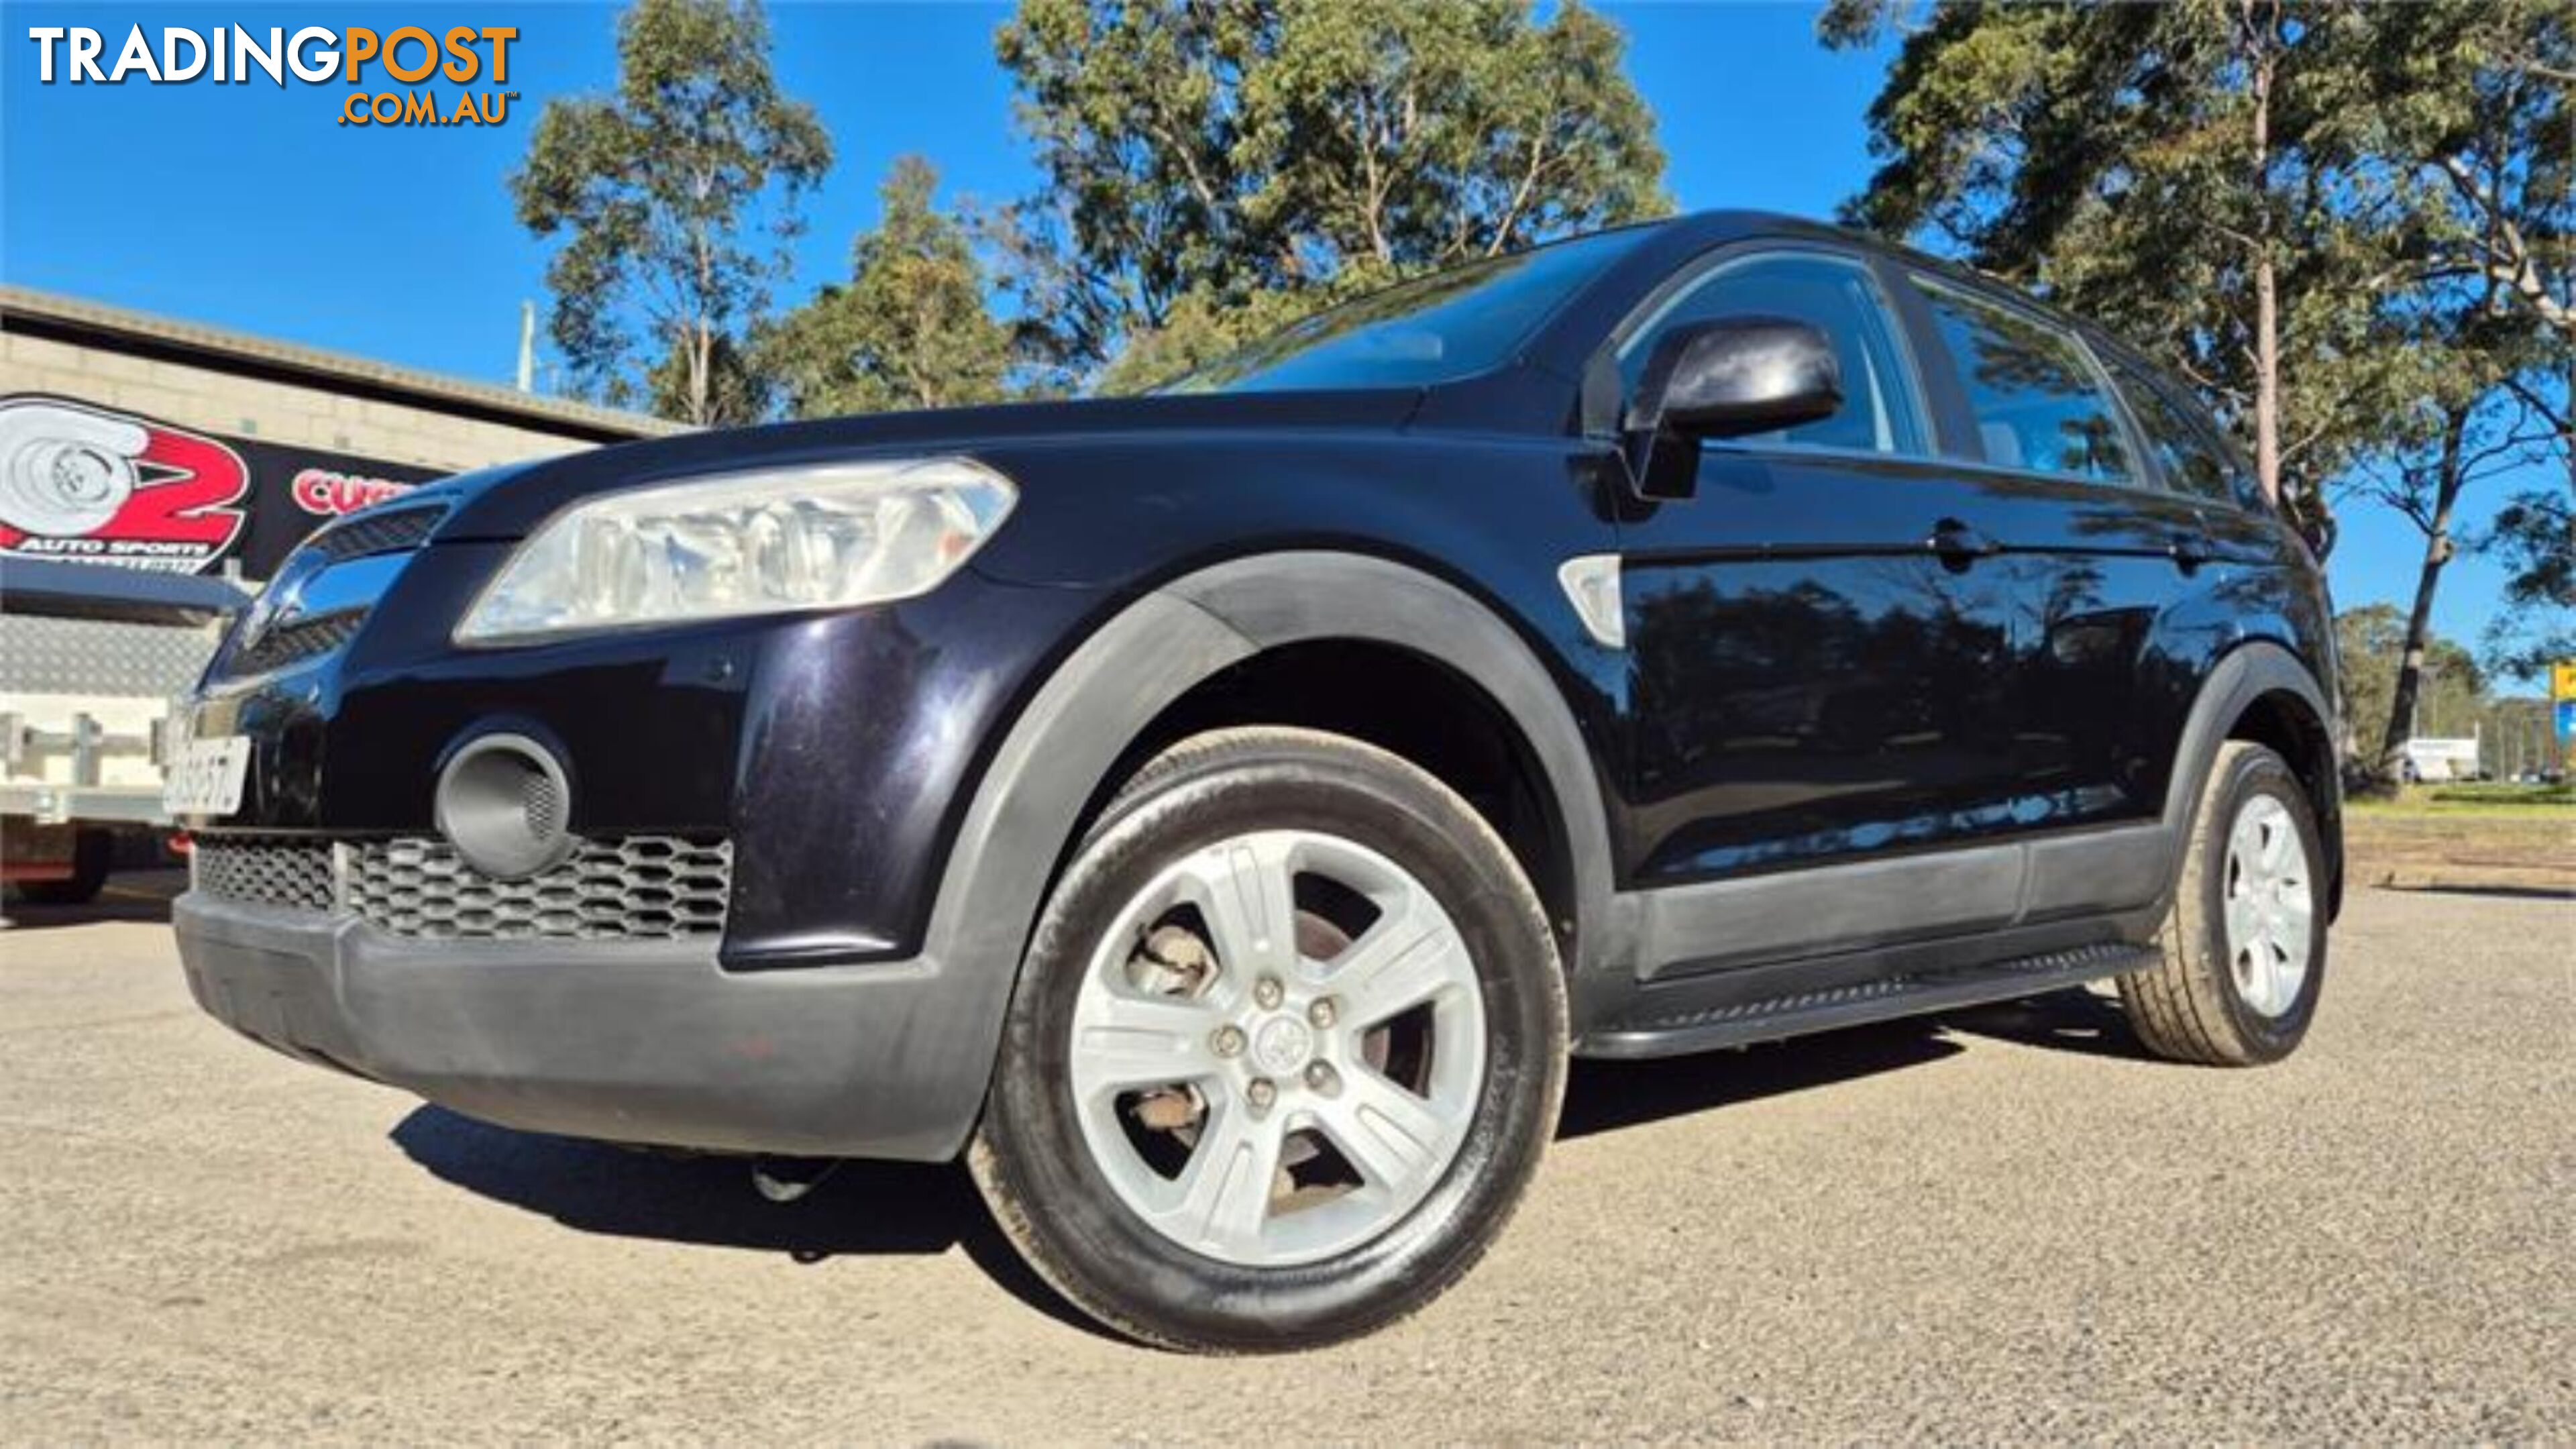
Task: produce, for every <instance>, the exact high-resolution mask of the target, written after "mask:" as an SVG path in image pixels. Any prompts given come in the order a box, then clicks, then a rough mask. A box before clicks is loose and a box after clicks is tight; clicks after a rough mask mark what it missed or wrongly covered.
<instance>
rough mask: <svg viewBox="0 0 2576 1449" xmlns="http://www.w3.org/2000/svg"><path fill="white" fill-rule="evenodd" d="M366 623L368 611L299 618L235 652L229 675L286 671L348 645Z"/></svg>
mask: <svg viewBox="0 0 2576 1449" xmlns="http://www.w3.org/2000/svg"><path fill="white" fill-rule="evenodd" d="M366 621H367V615H366V611H365V610H363V609H342V610H340V611H339V612H338V613H334V614H320V615H316V616H315V617H313V618H310V619H298V620H296V621H295V622H294V623H292V624H280V625H278V626H277V627H276V628H274V629H271V630H269V631H268V632H266V633H264V634H262V635H260V636H259V637H258V638H257V639H255V640H253V641H251V643H250V645H249V646H248V647H247V648H241V649H236V650H235V651H234V652H233V656H232V657H231V658H230V659H228V660H226V661H225V665H226V668H227V670H228V672H230V673H234V674H265V673H267V672H268V671H269V670H272V669H283V668H285V667H286V666H287V665H289V664H297V663H301V662H302V661H304V660H307V659H311V658H314V657H315V656H317V655H322V654H328V653H330V652H331V651H332V650H334V649H337V648H339V647H340V646H341V645H343V644H346V643H348V642H349V639H350V637H351V636H352V635H354V634H356V633H357V632H358V626H359V625H360V624H363V623H365V622H366Z"/></svg>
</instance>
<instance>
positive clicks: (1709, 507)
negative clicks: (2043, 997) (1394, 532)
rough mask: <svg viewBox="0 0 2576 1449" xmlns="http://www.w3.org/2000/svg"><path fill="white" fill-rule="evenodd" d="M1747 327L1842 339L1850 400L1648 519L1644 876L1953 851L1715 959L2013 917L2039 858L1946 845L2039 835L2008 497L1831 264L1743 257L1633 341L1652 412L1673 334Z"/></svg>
mask: <svg viewBox="0 0 2576 1449" xmlns="http://www.w3.org/2000/svg"><path fill="white" fill-rule="evenodd" d="M1729 315H1767V316H1789V317H1794V318H1797V319H1798V320H1801V321H1804V322H1808V323H1810V324H1812V325H1814V326H1816V327H1817V328H1819V329H1821V330H1822V331H1823V332H1824V333H1825V334H1826V336H1827V337H1829V338H1830V339H1832V341H1833V343H1834V346H1835V350H1836V352H1837V354H1838V358H1839V361H1840V363H1841V369H1842V376H1843V388H1844V394H1845V399H1846V401H1845V404H1844V406H1843V408H1842V410H1841V411H1840V412H1839V413H1837V414H1836V415H1835V416H1833V417H1830V418H1827V419H1824V420H1822V421H1820V422H1816V423H1812V424H1808V425H1805V426H1801V427H1798V428H1794V429H1790V430H1787V431H1785V432H1782V433H1777V434H1770V435H1765V436H1762V437H1756V438H1747V439H1739V440H1735V441H1733V442H1728V443H1711V444H1709V445H1708V446H1707V447H1706V448H1705V449H1704V451H1703V455H1702V461H1701V466H1700V473H1699V483H1698V493H1697V496H1696V497H1693V498H1690V499H1687V500H1682V501H1676V502H1666V503H1660V504H1648V505H1643V506H1641V507H1640V508H1639V509H1637V510H1635V511H1634V512H1633V513H1632V515H1631V516H1630V517H1629V518H1628V519H1627V520H1626V521H1625V522H1623V525H1622V530H1621V534H1620V552H1621V591H1622V597H1623V599H1624V606H1625V611H1626V620H1625V622H1626V626H1627V630H1628V640H1629V648H1630V650H1631V653H1632V656H1633V664H1632V666H1631V667H1632V671H1633V673H1632V676H1631V680H1630V683H1631V688H1632V698H1631V717H1632V719H1633V721H1634V728H1635V737H1634V739H1633V740H1632V741H1631V749H1630V751H1629V770H1630V772H1631V779H1630V782H1629V783H1630V797H1629V798H1630V799H1631V800H1632V801H1633V802H1635V805H1636V808H1635V809H1634V810H1633V811H1632V813H1631V815H1630V817H1629V819H1628V821H1627V822H1626V828H1625V829H1624V830H1623V832H1622V835H1623V839H1622V840H1621V842H1620V847H1621V853H1622V861H1621V864H1622V867H1623V879H1624V880H1625V881H1626V882H1627V883H1628V884H1630V885H1632V886H1635V887H1639V888H1644V889H1649V890H1653V889H1657V888H1662V887H1669V886H1680V885H1687V884H1689V883H1693V882H1702V881H1709V880H1713V879H1718V878H1724V877H1734V876H1744V875H1750V874H1754V873H1759V872H1767V871H1772V870H1776V869H1781V868H1790V867H1811V866H1820V865H1834V864H1851V863H1868V862H1878V861H1885V860H1891V859H1895V858H1899V857H1906V856H1920V857H1929V856H1931V855H1933V854H1934V853H1936V852H1938V853H1940V854H1941V856H1942V861H1941V863H1939V864H1936V866H1935V868H1934V869H1933V870H1932V871H1930V872H1929V873H1925V872H1913V873H1911V874H1910V875H1909V876H1908V878H1907V879H1906V880H1904V881H1898V880H1896V879H1895V878H1894V877H1893V876H1886V877H1868V872H1866V871H1864V872H1863V877H1867V878H1855V879H1854V881H1853V889H1851V890H1848V891H1837V892H1833V893H1831V894H1830V896H1829V899H1827V900H1826V902H1825V905H1824V907H1823V909H1822V911H1821V913H1819V914H1814V915H1808V914H1806V913H1805V912H1804V911H1803V910H1802V911H1801V912H1800V913H1797V914H1798V915H1799V917H1800V918H1798V919H1779V920H1770V919H1757V918H1756V917H1755V915H1754V914H1752V913H1738V914H1735V915H1734V917H1733V922H1732V925H1731V926H1730V933H1731V934H1730V939H1729V940H1728V941H1726V942H1724V943H1710V945H1709V949H1708V950H1707V951H1704V952H1697V953H1694V956H1695V961H1694V963H1692V964H1698V965H1715V964H1722V963H1723V962H1724V961H1725V960H1728V959H1753V958H1756V957H1760V956H1763V955H1770V954H1778V953H1779V952H1780V951H1783V950H1792V949H1794V950H1801V951H1803V950H1807V949H1839V948H1844V947H1851V946H1860V945H1867V944H1871V943H1873V942H1876V941H1881V940H1886V939H1892V938H1895V937H1901V936H1914V935H1923V934H1939V933H1944V932H1957V931H1966V930H1974V929H1982V928H1987V927H1991V926H1995V925H1999V924H2002V923H2003V921H2005V920H2007V919H2009V918H2010V916H2011V914H2012V912H2013V910H2014V909H2015V906H2016V903H2017V899H2018V890H2019V862H2018V858H2017V857H2016V856H2013V853H2012V852H2011V851H2010V850H2008V849H2007V850H2003V851H1992V852H1984V853H1983V854H1982V855H1981V854H1979V853H1977V852H1975V851H1973V850H1968V851H1944V850H1943V848H1945V847H1973V845H1974V844H1975V843H1976V842H1978V841H1979V840H1981V839H1983V838H1986V837H1990V836H1992V835H1994V834H1995V833H1997V832H1999V831H2004V830H2008V829H2010V828H2011V827H2012V825H2013V823H2014V822H2013V818H2012V813H2011V812H2012V809H2013V797H2014V793H2015V789H2016V764H2015V760H2014V753H2013V752H2014V739H2013V714H2014V710H2015V708H2016V705H2017V694H2018V690H2019V687H2020V679H2019V677H2018V675H2017V671H2016V669H2015V664H2014V630H2015V623H2016V619H2015V609H2016V607H2017V606H2018V604H2019V602H2020V601H2019V600H2018V599H2017V598H2016V597H2015V594H2014V590H2013V587H2012V586H2011V585H2012V581H2011V580H2010V579H2008V578H2007V576H2006V575H2005V574H2004V573H2003V572H2002V571H1999V570H1998V569H1996V568H1995V567H1994V565H1995V563H1996V562H1997V560H1996V559H1995V558H1993V557H1991V556H1989V546H1990V539H1989V537H1988V535H1987V534H1986V533H1985V532H1984V531H1983V530H1984V529H1985V528H1986V526H1987V525H1986V524H1985V522H1984V520H1985V519H1986V518H1987V517H1988V516H1989V514H1990V513H1991V512H1992V506H1993V501H1994V494H1995V488H1994V485H1993V482H1992V480H1990V479H1986V478H1983V477H1981V476H1980V475H1979V474H1978V473H1977V472H1976V471H1975V470H1973V469H1962V468H1959V467H1956V466H1953V465H1952V464H1950V463H1948V462H1945V461H1943V460H1941V459H1939V458H1936V457H1935V456H1934V448H1933V446H1932V432H1931V427H1930V422H1929V419H1928V415H1927V411H1926V408H1925V406H1924V404H1923V401H1922V392H1921V388H1920V386H1919V385H1918V383H1917V381H1916V378H1917V370H1916V367H1915V365H1914V362H1913V359H1912V357H1911V355H1910V351H1909V349H1908V346H1907V344H1906V342H1905V340H1904V334H1903V331H1902V329H1901V328H1899V327H1898V326H1897V325H1896V324H1895V323H1894V322H1893V321H1892V319H1891V317H1890V314H1889V312H1888V309H1887V306H1886V299H1885V297H1884V295H1883V294H1882V291H1881V288H1880V286H1879V283H1878V281H1877V280H1876V278H1875V276H1874V274H1873V272H1872V270H1871V268H1870V267H1869V266H1867V265H1866V264H1865V263H1863V262H1861V261H1859V260H1857V259H1854V258H1850V257H1846V256H1843V255H1841V254H1838V253H1834V252H1830V251H1823V250H1810V249H1804V248H1799V249H1783V250H1776V251H1763V252H1758V253H1754V254H1751V255H1744V256H1737V257H1734V258H1731V259H1725V260H1721V261H1719V262H1717V263H1715V264H1714V265H1712V266H1710V267H1709V268H1708V269H1707V270H1706V271H1705V272H1704V273H1703V274H1702V275H1701V276H1699V277H1698V278H1697V279H1696V280H1695V281H1692V282H1690V283H1688V284H1686V285H1685V286H1683V287H1682V288H1680V289H1678V290H1677V291H1675V292H1674V293H1673V294H1672V296H1671V299H1670V300H1669V301H1667V302H1665V303H1663V304H1662V305H1661V307H1660V310H1658V311H1657V312H1655V313H1653V314H1651V315H1650V317H1649V318H1648V320H1647V321H1646V322H1645V324H1644V325H1643V326H1642V327H1641V328H1639V329H1637V330H1636V331H1635V332H1634V333H1632V334H1631V335H1630V336H1629V337H1628V338H1627V339H1626V340H1625V341H1624V342H1623V343H1622V346H1621V352H1620V358H1621V366H1622V372H1623V376H1624V380H1625V382H1626V384H1627V386H1628V388H1629V389H1630V395H1633V390H1634V388H1635V385H1636V381H1637V378H1638V376H1639V374H1640V373H1641V372H1642V370H1643V366H1644V359H1645V357H1646V356H1647V355H1648V354H1649V353H1650V352H1651V351H1652V349H1653V346H1654V343H1655V339H1656V337H1657V336H1658V335H1659V334H1660V332H1661V331H1662V330H1663V329H1664V328H1667V327H1670V326H1673V325H1677V324H1680V323H1683V322H1689V321H1697V320H1701V319H1706V318H1712V317H1720V316H1729ZM1916 877H1919V879H1918V878H1916ZM1873 880H1875V882H1876V885H1878V886H1885V887H1887V889H1876V888H1874V887H1873V885H1872V881H1873Z"/></svg>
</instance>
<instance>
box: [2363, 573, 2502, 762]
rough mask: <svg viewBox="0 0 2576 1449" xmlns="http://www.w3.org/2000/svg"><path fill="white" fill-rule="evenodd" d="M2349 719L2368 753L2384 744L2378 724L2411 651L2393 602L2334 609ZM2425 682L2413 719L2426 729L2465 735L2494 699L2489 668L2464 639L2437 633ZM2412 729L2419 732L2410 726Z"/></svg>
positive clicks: (2429, 646)
mask: <svg viewBox="0 0 2576 1449" xmlns="http://www.w3.org/2000/svg"><path fill="white" fill-rule="evenodd" d="M2335 656H2336V662H2337V664H2338V665H2339V667H2340V669H2341V680H2342V691H2343V698H2342V700H2341V701H2339V704H2340V707H2341V709H2342V711H2343V718H2344V725H2345V727H2346V728H2347V729H2348V730H2349V731H2351V733H2352V734H2353V735H2354V736H2355V738H2354V741H2353V743H2354V744H2355V745H2356V746H2358V747H2359V748H2360V750H2361V751H2363V752H2364V753H2365V755H2366V754H2367V753H2368V752H2372V751H2376V750H2377V749H2378V747H2379V727H2380V725H2381V723H2382V722H2383V721H2385V720H2386V719H2387V718H2388V717H2389V710H2390V708H2391V706H2392V704H2393V702H2394V700H2395V699H2396V695H2397V676H2398V672H2399V669H2400V667H2401V666H2402V665H2403V664H2404V662H2405V657H2406V615H2405V613H2404V612H2403V611H2401V610H2399V609H2398V608H2397V607H2396V606H2395V605H2393V604H2364V605H2362V606H2360V607H2358V608H2352V609H2346V610H2344V611H2343V612H2342V613H2340V614H2337V615H2335ZM2424 656H2425V663H2424V672H2423V677H2424V687H2423V690H2422V692H2421V694H2420V697H2419V698H2418V700H2417V702H2416V708H2415V709H2414V710H2413V711H2412V713H2413V715H2414V719H2413V720H2411V721H2409V723H2410V725H2413V724H2420V725H2421V726H2422V727H2423V728H2422V733H2424V734H2427V735H2442V736H2448V735H2465V734H2468V733H2470V728H2471V721H2473V720H2476V719H2478V718H2479V717H2480V716H2481V715H2482V714H2483V713H2484V712H2485V711H2486V709H2487V708H2488V705H2489V703H2490V701H2489V698H2488V694H2487V677H2486V672H2485V671H2484V670H2482V669H2480V668H2479V667H2478V660H2477V656H2476V655H2474V654H2472V653H2470V652H2469V650H2468V649H2466V648H2465V647H2463V646H2462V645H2460V644H2458V643H2456V642H2454V641H2452V640H2449V639H2444V638H2442V637H2440V636H2439V635H2436V636H2434V637H2433V638H2431V639H2430V640H2428V641H2427V643H2426V645H2425V651H2424ZM2408 733H2409V734H2412V733H2414V731H2413V730H2412V729H2411V728H2410V730H2409V731H2408Z"/></svg>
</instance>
